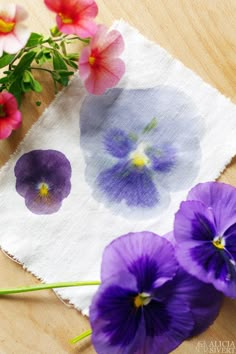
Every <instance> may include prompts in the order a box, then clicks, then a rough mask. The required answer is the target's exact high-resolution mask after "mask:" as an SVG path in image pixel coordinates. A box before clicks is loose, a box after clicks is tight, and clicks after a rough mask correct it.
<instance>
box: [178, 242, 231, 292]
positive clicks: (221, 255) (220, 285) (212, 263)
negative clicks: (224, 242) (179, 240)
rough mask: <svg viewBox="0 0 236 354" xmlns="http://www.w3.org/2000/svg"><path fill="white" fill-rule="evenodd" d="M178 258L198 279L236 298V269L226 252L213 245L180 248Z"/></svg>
mask: <svg viewBox="0 0 236 354" xmlns="http://www.w3.org/2000/svg"><path fill="white" fill-rule="evenodd" d="M176 256H177V259H178V260H179V262H180V264H181V265H182V267H183V268H184V269H185V270H186V271H187V272H188V273H190V274H192V275H194V276H195V277H196V278H198V279H200V280H202V281H203V282H206V283H211V284H213V285H214V286H215V288H216V289H218V290H219V291H222V292H223V293H224V294H225V295H227V296H231V297H236V281H235V280H236V277H235V270H234V269H235V268H232V266H233V265H232V264H231V262H230V258H229V256H228V255H227V252H226V251H225V250H218V249H217V248H216V247H215V246H213V245H212V244H209V243H207V244H202V245H198V246H195V247H178V248H177V249H176Z"/></svg>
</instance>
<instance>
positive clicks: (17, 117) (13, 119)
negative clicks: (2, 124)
mask: <svg viewBox="0 0 236 354" xmlns="http://www.w3.org/2000/svg"><path fill="white" fill-rule="evenodd" d="M21 121H22V119H21V113H20V111H17V112H15V113H14V114H13V115H12V116H10V117H9V119H8V123H9V125H10V126H11V128H12V129H14V130H15V129H18V128H19V127H20V125H21Z"/></svg>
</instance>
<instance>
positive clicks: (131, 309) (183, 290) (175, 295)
mask: <svg viewBox="0 0 236 354" xmlns="http://www.w3.org/2000/svg"><path fill="white" fill-rule="evenodd" d="M101 279H102V283H101V286H100V287H99V289H98V291H97V293H96V294H95V296H94V298H93V300H92V304H91V307H90V323H91V326H92V342H93V345H94V347H95V350H96V352H97V353H98V354H110V353H112V354H121V353H122V354H167V353H169V352H170V351H172V350H174V348H176V347H177V346H178V345H179V344H180V343H181V342H182V341H183V340H185V339H186V338H188V337H189V336H192V335H195V334H198V333H200V332H202V331H203V330H205V329H206V328H207V327H208V326H209V325H210V324H211V323H212V322H213V321H214V319H215V318H216V316H217V315H218V312H219V309H220V306H221V302H222V294H221V293H220V292H218V291H217V290H216V289H215V288H214V287H213V286H212V285H211V284H206V283H203V282H201V281H200V280H198V279H196V278H195V277H193V276H191V275H189V274H188V273H186V272H185V271H184V270H183V269H182V268H181V267H180V266H179V264H178V262H177V260H176V258H175V250H174V247H173V246H172V244H171V243H170V242H169V241H167V240H166V239H165V238H163V237H160V236H158V235H156V234H153V233H151V232H138V233H129V234H127V235H124V236H121V237H119V238H117V239H115V240H114V241H113V242H112V243H111V244H109V245H108V246H107V247H106V248H105V251H104V253H103V259H102V270H101Z"/></svg>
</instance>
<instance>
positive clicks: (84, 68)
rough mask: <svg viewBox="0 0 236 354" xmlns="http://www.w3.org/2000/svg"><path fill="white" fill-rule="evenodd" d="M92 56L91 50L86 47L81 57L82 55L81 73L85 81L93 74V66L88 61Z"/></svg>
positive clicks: (80, 61) (80, 60)
mask: <svg viewBox="0 0 236 354" xmlns="http://www.w3.org/2000/svg"><path fill="white" fill-rule="evenodd" d="M90 54H91V51H90V48H89V47H85V48H83V50H82V52H81V55H80V59H79V73H80V77H81V79H82V80H83V81H84V80H86V79H87V77H88V76H89V74H90V72H91V66H90V64H89V61H88V60H89V56H90Z"/></svg>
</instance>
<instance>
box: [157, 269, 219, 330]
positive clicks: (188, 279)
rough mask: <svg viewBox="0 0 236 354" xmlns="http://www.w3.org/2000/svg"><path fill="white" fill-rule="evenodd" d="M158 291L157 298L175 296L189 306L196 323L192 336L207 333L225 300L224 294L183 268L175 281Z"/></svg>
mask: <svg viewBox="0 0 236 354" xmlns="http://www.w3.org/2000/svg"><path fill="white" fill-rule="evenodd" d="M158 290H159V291H157V296H158V295H159V296H160V294H161V295H162V296H163V297H164V296H165V297H169V296H170V297H171V296H174V297H176V298H177V299H178V300H179V301H180V302H181V301H182V302H185V303H188V304H189V307H190V309H191V312H192V314H193V319H194V323H195V324H194V328H193V330H192V332H191V334H190V335H191V336H193V335H197V334H199V333H201V332H203V331H205V330H206V329H207V328H208V327H209V326H210V325H211V324H212V323H213V322H214V320H215V319H216V317H217V316H218V313H219V311H220V308H221V305H222V300H223V294H222V293H221V292H219V291H217V290H216V289H215V287H214V286H213V285H211V284H207V283H204V282H202V281H200V280H198V279H197V278H195V277H193V276H192V275H190V274H189V273H187V272H186V271H184V269H183V268H179V270H178V272H177V274H176V276H175V277H174V278H173V280H172V281H171V282H168V283H166V284H164V285H163V287H162V288H160V289H158ZM204 294H206V296H204Z"/></svg>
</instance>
